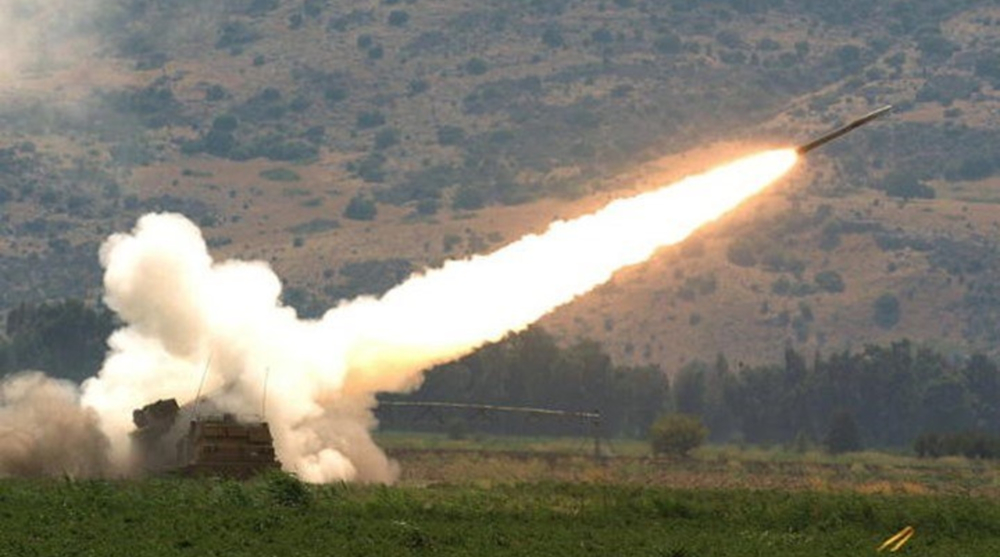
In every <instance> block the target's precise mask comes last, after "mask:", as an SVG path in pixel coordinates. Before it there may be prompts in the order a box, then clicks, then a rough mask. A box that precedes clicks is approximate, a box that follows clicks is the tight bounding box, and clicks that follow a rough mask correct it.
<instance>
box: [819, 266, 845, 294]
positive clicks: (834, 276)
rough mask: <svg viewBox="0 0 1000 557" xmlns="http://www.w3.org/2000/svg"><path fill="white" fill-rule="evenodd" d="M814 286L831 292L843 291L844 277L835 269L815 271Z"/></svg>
mask: <svg viewBox="0 0 1000 557" xmlns="http://www.w3.org/2000/svg"><path fill="white" fill-rule="evenodd" d="M815 280H816V286H819V287H820V288H821V289H822V290H823V291H824V292H830V293H833V294H836V293H839V292H843V291H844V279H843V278H842V277H841V276H840V273H838V272H837V271H820V272H818V273H816V278H815Z"/></svg>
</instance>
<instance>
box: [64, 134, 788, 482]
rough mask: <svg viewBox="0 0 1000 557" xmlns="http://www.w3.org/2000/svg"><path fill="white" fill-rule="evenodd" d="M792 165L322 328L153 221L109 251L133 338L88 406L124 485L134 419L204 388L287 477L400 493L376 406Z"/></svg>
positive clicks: (423, 285) (98, 382)
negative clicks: (261, 425) (257, 425)
mask: <svg viewBox="0 0 1000 557" xmlns="http://www.w3.org/2000/svg"><path fill="white" fill-rule="evenodd" d="M795 160H796V156H795V154H794V152H792V151H790V150H782V151H771V152H766V153H763V154H760V155H756V156H754V157H748V158H746V159H742V160H740V161H737V162H735V163H732V164H730V165H727V166H724V167H720V168H718V169H715V170H713V171H711V172H708V173H705V174H702V175H699V176H694V177H691V178H688V179H686V180H683V181H681V182H679V183H677V184H674V185H672V186H669V187H666V188H662V189H660V190H657V191H654V192H651V193H647V194H643V195H640V196H637V197H634V198H631V199H626V200H620V201H616V202H613V203H611V204H610V205H608V206H607V207H606V208H604V209H603V210H601V211H599V212H597V213H595V214H593V215H589V216H585V217H582V218H579V219H576V220H573V221H567V222H557V223H555V224H553V225H552V226H551V227H550V228H549V229H548V231H546V232H545V233H544V234H541V235H531V236H527V237H525V238H523V239H521V240H519V241H517V242H515V243H513V244H510V245H508V246H506V247H504V248H502V249H500V250H498V251H496V252H494V253H492V254H489V255H484V256H477V257H473V258H470V259H467V260H462V261H452V262H449V263H447V264H446V265H445V266H444V267H442V268H440V269H435V270H431V271H427V272H426V273H424V274H418V275H415V276H413V277H411V278H410V279H408V280H407V281H406V282H404V283H403V284H401V285H400V286H398V287H396V288H394V289H393V290H390V291H389V292H388V293H386V294H385V295H384V296H382V297H381V298H378V299H376V298H370V297H366V298H360V299H357V300H354V301H350V302H347V303H344V304H341V305H340V306H338V307H335V308H333V309H331V310H329V311H328V312H327V313H326V314H325V315H324V316H323V317H322V318H321V319H319V320H301V319H298V317H297V316H296V314H295V312H294V310H292V309H291V308H289V307H285V306H283V305H282V304H281V302H280V293H281V284H280V281H279V279H278V277H277V276H276V275H275V274H274V273H273V272H272V271H271V269H270V268H269V267H268V266H267V265H266V264H265V263H262V262H243V261H226V262H215V261H213V260H212V258H211V256H210V255H209V253H208V250H207V248H206V245H205V242H204V240H203V238H202V236H201V233H200V231H199V230H198V228H197V227H196V226H194V225H193V224H192V223H191V222H190V221H188V220H186V219H185V218H183V217H181V216H179V215H172V214H153V215H147V216H145V217H143V218H141V219H140V220H139V222H138V223H137V225H136V227H135V229H134V230H133V231H132V232H131V233H126V234H116V235H114V236H112V237H111V238H110V239H108V241H107V242H106V243H105V244H104V245H103V246H102V248H101V253H100V256H101V263H102V265H103V266H104V267H105V276H104V286H105V301H106V303H107V305H108V306H109V307H110V308H111V309H113V310H114V311H116V312H117V313H118V315H119V316H120V317H121V319H122V320H123V321H124V322H125V323H126V324H127V325H126V326H125V327H124V328H122V329H120V330H118V331H116V332H115V333H114V334H113V335H112V337H111V338H110V340H109V344H110V348H111V352H110V354H109V356H108V358H107V359H106V361H105V363H104V366H103V368H102V369H101V371H100V373H99V375H98V376H97V377H95V378H92V379H90V380H88V381H86V382H85V383H84V384H83V387H82V388H83V394H82V404H83V406H84V407H85V408H87V409H92V410H93V411H95V412H96V413H97V414H98V415H99V417H100V425H101V430H102V431H103V433H104V434H105V435H106V436H107V438H108V440H109V441H110V443H111V450H110V453H109V454H110V459H111V461H112V462H113V463H114V465H115V466H116V470H117V472H118V473H123V472H125V471H126V470H127V469H128V465H129V458H128V453H129V436H128V433H129V431H130V430H131V429H132V423H131V420H130V418H131V412H132V410H133V409H135V408H138V407H141V406H143V405H145V404H147V403H150V402H153V401H156V400H158V399H163V398H176V399H177V400H178V401H180V402H182V403H183V402H186V401H190V400H192V398H193V397H194V395H195V392H196V390H197V389H198V385H199V383H200V381H201V378H202V376H203V374H204V377H205V386H204V392H206V393H211V395H212V396H211V398H212V400H213V404H215V405H216V406H217V407H219V408H221V409H222V410H223V411H228V412H232V413H235V414H260V413H261V412H262V411H264V410H266V418H267V420H268V422H269V423H270V425H271V430H272V433H273V435H274V437H275V448H276V451H277V454H278V457H279V458H280V460H281V461H282V463H283V465H284V466H285V468H286V469H288V470H289V471H292V472H294V473H297V474H298V475H299V476H300V477H302V478H303V479H305V480H307V481H312V482H326V481H335V480H354V481H368V482H391V481H392V480H393V479H394V477H395V473H396V471H395V469H394V467H393V465H392V463H391V462H390V461H389V460H388V459H387V458H386V457H385V455H384V454H383V453H382V452H381V450H379V449H378V447H377V446H376V445H375V444H374V442H373V441H372V439H371V437H370V434H369V432H370V430H371V429H372V428H373V426H374V425H375V423H374V418H373V415H372V412H371V409H372V408H373V406H374V404H375V395H376V394H377V393H379V392H387V391H391V392H399V391H406V390H409V389H412V388H415V387H416V386H417V385H418V384H419V382H420V379H421V374H422V372H423V370H425V369H427V368H428V367H431V366H433V365H435V364H438V363H442V362H445V361H449V360H452V359H454V358H457V357H460V356H462V355H465V354H467V353H469V352H470V351H472V350H474V349H475V348H477V347H478V346H480V345H482V344H484V343H486V342H490V341H495V340H498V339H500V338H501V337H503V336H504V335H505V334H507V333H508V332H511V331H517V330H520V329H523V328H525V327H527V326H528V325H530V324H531V323H532V322H534V321H536V320H537V319H539V318H540V317H542V316H544V315H545V314H546V313H548V312H550V311H552V310H553V309H555V308H557V307H558V306H560V305H563V304H565V303H567V302H569V301H571V300H572V299H573V298H575V297H576V296H579V295H581V294H583V293H585V292H587V291H588V290H590V289H592V288H594V287H595V286H598V285H600V284H601V283H603V282H605V281H607V280H608V279H609V278H610V277H611V275H612V274H613V273H614V272H615V271H616V270H618V269H620V268H621V267H623V266H627V265H632V264H635V263H639V262H641V261H643V260H645V259H647V258H648V257H650V256H651V255H652V254H653V253H654V252H655V250H656V249H657V248H659V247H661V246H664V245H668V244H672V243H676V242H679V241H681V240H683V239H684V238H685V237H687V236H688V235H689V234H690V233H691V232H693V231H694V230H695V229H696V228H697V227H699V226H701V225H703V224H705V223H707V222H710V221H712V220H715V219H716V218H718V217H719V216H721V215H723V214H724V213H726V212H728V211H730V210H731V209H733V208H734V207H736V206H737V205H738V204H739V203H740V202H741V201H743V200H744V199H746V198H747V197H749V196H751V195H753V194H754V193H756V192H758V191H760V190H761V189H763V188H764V187H765V186H767V185H768V184H770V183H771V182H773V181H774V180H775V179H777V178H778V177H779V176H781V175H782V174H783V173H784V172H786V171H787V170H788V169H789V168H791V166H792V165H793V164H794V162H795ZM265 377H266V378H267V381H266V384H267V399H266V400H267V407H266V409H262V403H263V401H264V392H263V391H264V385H265Z"/></svg>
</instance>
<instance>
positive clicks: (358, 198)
mask: <svg viewBox="0 0 1000 557" xmlns="http://www.w3.org/2000/svg"><path fill="white" fill-rule="evenodd" d="M377 214H378V207H376V206H375V201H374V200H372V199H371V198H370V197H367V196H365V195H362V194H360V193H359V194H358V195H355V196H354V197H352V198H351V200H350V201H349V202H348V203H347V207H345V208H344V216H345V217H347V218H349V219H352V220H375V215H377Z"/></svg>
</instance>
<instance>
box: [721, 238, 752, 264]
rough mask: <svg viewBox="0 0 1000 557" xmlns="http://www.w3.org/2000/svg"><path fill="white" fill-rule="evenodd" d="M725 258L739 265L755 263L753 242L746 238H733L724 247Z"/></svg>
mask: <svg viewBox="0 0 1000 557" xmlns="http://www.w3.org/2000/svg"><path fill="white" fill-rule="evenodd" d="M726 259H728V260H729V262H730V263H732V264H733V265H737V266H739V267H753V266H754V265H756V264H757V256H756V255H755V254H754V248H753V244H751V243H750V242H749V241H748V240H745V239H741V240H735V241H733V242H732V243H731V244H729V247H728V248H726Z"/></svg>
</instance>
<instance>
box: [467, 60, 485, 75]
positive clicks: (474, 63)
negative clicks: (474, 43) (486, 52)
mask: <svg viewBox="0 0 1000 557" xmlns="http://www.w3.org/2000/svg"><path fill="white" fill-rule="evenodd" d="M487 70H489V66H487V65H486V61H485V60H483V59H482V58H472V59H470V60H469V61H468V62H466V63H465V71H466V72H468V73H469V74H470V75H483V74H484V73H486V72H487Z"/></svg>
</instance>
